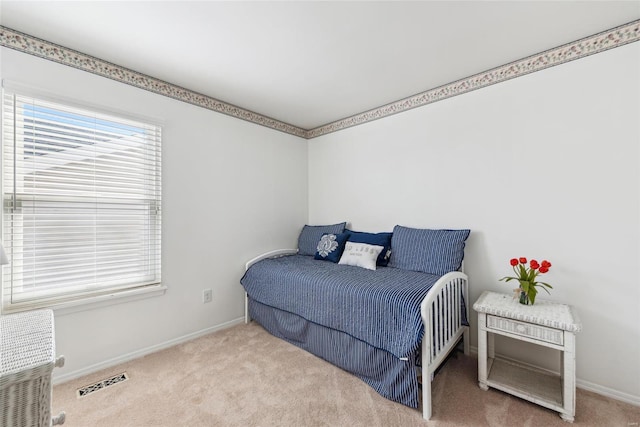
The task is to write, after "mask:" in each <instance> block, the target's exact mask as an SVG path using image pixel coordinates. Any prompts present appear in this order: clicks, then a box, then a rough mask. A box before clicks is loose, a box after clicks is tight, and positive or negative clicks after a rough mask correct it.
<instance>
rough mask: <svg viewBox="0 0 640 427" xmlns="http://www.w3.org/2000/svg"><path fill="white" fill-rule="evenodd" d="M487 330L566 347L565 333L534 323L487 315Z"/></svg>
mask: <svg viewBox="0 0 640 427" xmlns="http://www.w3.org/2000/svg"><path fill="white" fill-rule="evenodd" d="M487 328H491V329H496V330H499V331H505V332H510V333H512V334H516V335H521V336H523V337H528V338H533V339H536V340H539V341H545V342H548V343H551V344H557V345H564V333H563V331H561V330H560V329H553V328H547V327H545V326H540V325H534V324H533V323H527V322H520V321H518V320H512V319H505V318H504V317H497V316H492V315H487Z"/></svg>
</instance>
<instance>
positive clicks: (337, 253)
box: [314, 233, 349, 263]
mask: <svg viewBox="0 0 640 427" xmlns="http://www.w3.org/2000/svg"><path fill="white" fill-rule="evenodd" d="M348 237H349V233H340V234H323V235H322V237H321V238H320V241H319V242H318V246H317V247H316V254H315V255H314V258H315V259H320V260H323V261H331V262H334V263H337V262H338V261H340V257H341V256H342V252H344V247H345V244H346V243H347V238H348Z"/></svg>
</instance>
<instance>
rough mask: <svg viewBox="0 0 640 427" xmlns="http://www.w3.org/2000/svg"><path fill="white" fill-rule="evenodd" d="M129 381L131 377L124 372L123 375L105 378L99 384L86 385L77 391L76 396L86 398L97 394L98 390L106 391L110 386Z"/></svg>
mask: <svg viewBox="0 0 640 427" xmlns="http://www.w3.org/2000/svg"><path fill="white" fill-rule="evenodd" d="M128 379H129V376H128V375H127V373H126V372H123V373H121V374H118V375H114V376H112V377H109V378H105V379H104V380H101V381H98V382H97V383H93V384H89V385H86V386H84V387H82V388H79V389H78V390H77V391H76V394H77V395H78V398H80V397H85V396H86V395H88V394H91V393H93V392H96V391H98V390H102V389H105V388H107V387H109V386H112V385H114V384H118V383H121V382H123V381H126V380H128Z"/></svg>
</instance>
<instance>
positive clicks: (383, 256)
mask: <svg viewBox="0 0 640 427" xmlns="http://www.w3.org/2000/svg"><path fill="white" fill-rule="evenodd" d="M345 233H349V241H350V242H353V243H366V244H369V245H375V246H382V247H383V248H384V249H383V250H382V251H381V252H380V255H378V259H377V260H376V264H377V265H379V266H381V267H386V266H387V264H389V259H390V258H391V236H393V233H364V232H361V231H352V230H346V231H345Z"/></svg>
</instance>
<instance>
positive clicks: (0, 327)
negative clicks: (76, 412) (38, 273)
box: [0, 310, 65, 427]
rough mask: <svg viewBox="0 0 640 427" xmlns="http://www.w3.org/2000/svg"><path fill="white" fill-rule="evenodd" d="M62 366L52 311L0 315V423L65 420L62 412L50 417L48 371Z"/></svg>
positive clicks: (38, 426) (35, 424)
mask: <svg viewBox="0 0 640 427" xmlns="http://www.w3.org/2000/svg"><path fill="white" fill-rule="evenodd" d="M63 365H64V357H62V356H61V357H59V358H57V359H56V358H55V341H54V327H53V312H52V311H51V310H37V311H27V312H23V313H18V314H9V315H5V316H0V426H30V427H49V426H51V425H55V424H62V423H64V421H65V414H64V412H61V413H60V414H59V415H58V416H55V417H51V391H52V387H51V372H52V371H53V368H54V366H63Z"/></svg>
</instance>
